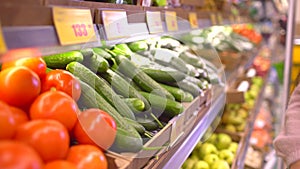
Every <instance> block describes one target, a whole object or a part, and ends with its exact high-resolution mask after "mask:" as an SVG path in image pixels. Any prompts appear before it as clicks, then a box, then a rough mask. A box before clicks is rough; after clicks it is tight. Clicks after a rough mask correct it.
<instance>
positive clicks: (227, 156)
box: [219, 149, 234, 165]
mask: <svg viewBox="0 0 300 169" xmlns="http://www.w3.org/2000/svg"><path fill="white" fill-rule="evenodd" d="M219 158H220V159H222V160H225V161H227V163H228V164H229V165H231V164H232V161H233V159H234V154H233V153H232V152H231V151H230V150H227V149H225V150H221V151H220V152H219Z"/></svg>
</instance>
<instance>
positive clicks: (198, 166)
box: [193, 160, 209, 169]
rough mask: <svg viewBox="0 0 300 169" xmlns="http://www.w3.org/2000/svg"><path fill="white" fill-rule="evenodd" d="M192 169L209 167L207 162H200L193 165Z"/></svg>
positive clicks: (207, 168)
mask: <svg viewBox="0 0 300 169" xmlns="http://www.w3.org/2000/svg"><path fill="white" fill-rule="evenodd" d="M193 169H209V165H208V164H207V162H205V161H203V160H200V161H197V162H196V163H195V164H194V166H193Z"/></svg>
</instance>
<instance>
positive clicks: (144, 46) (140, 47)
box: [128, 41, 148, 52]
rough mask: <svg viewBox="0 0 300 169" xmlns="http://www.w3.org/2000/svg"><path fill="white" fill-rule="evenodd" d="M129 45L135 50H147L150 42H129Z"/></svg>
mask: <svg viewBox="0 0 300 169" xmlns="http://www.w3.org/2000/svg"><path fill="white" fill-rule="evenodd" d="M128 47H129V48H130V49H131V51H133V52H138V51H145V50H147V49H148V44H147V42H146V41H137V42H132V43H129V44H128Z"/></svg>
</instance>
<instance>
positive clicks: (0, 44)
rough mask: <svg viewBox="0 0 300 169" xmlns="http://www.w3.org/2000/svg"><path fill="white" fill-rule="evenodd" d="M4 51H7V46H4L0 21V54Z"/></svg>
mask: <svg viewBox="0 0 300 169" xmlns="http://www.w3.org/2000/svg"><path fill="white" fill-rule="evenodd" d="M6 51H7V47H6V44H5V40H4V36H3V32H2V26H1V23H0V54H1V53H5V52H6Z"/></svg>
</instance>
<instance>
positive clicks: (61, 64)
mask: <svg viewBox="0 0 300 169" xmlns="http://www.w3.org/2000/svg"><path fill="white" fill-rule="evenodd" d="M43 59H44V61H45V62H46V64H47V67H49V68H52V69H65V68H66V66H67V64H69V63H71V62H73V61H76V62H82V61H83V55H82V54H81V53H80V52H79V51H69V52H65V53H61V54H54V55H48V56H43Z"/></svg>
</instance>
